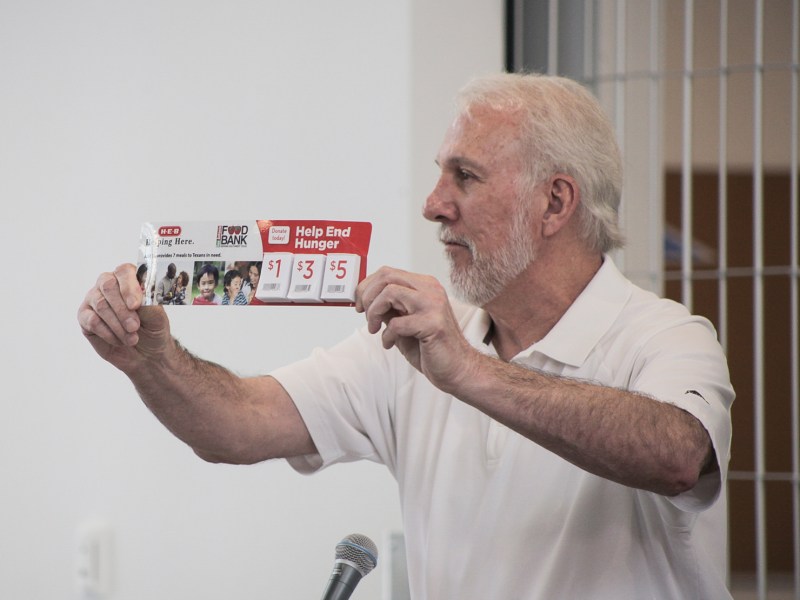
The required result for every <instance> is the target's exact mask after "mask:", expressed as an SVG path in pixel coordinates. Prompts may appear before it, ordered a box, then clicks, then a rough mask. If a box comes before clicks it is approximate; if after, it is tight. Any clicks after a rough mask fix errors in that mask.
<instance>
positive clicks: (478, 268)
mask: <svg viewBox="0 0 800 600" xmlns="http://www.w3.org/2000/svg"><path fill="white" fill-rule="evenodd" d="M531 212H532V211H531V210H530V207H529V205H528V204H527V203H525V202H520V203H519V207H518V209H517V210H516V211H515V213H514V215H513V217H512V219H511V225H510V227H509V230H508V232H507V235H506V236H505V237H506V243H505V244H503V245H502V246H501V247H500V248H499V249H498V250H495V251H494V252H492V253H490V254H482V253H480V252H479V251H478V250H477V248H476V247H475V243H474V242H473V241H472V240H470V239H467V238H464V237H458V236H455V235H453V234H451V233H450V230H449V229H447V228H446V226H445V225H442V226H441V229H440V230H439V240H440V241H442V242H455V243H457V244H462V245H464V246H466V248H467V249H468V250H469V253H470V255H471V257H472V263H471V264H469V265H467V266H464V267H458V266H457V265H456V264H455V261H454V260H453V259H452V257H450V256H449V255H448V260H449V261H450V282H451V283H452V284H453V291H454V292H455V294H456V296H457V297H458V298H459V299H461V300H463V301H464V302H468V303H470V304H473V305H475V306H485V305H486V304H488V303H489V302H490V301H491V300H493V299H494V298H496V297H497V295H498V294H499V293H500V292H502V291H503V289H504V288H505V287H506V286H507V285H508V284H509V283H510V282H511V281H513V280H514V278H516V277H517V276H518V275H519V274H520V273H522V271H524V270H525V269H526V268H527V267H528V266H529V265H530V264H531V263H532V262H533V261H534V260H535V258H536V251H535V249H534V247H533V244H532V243H531V224H532V215H531Z"/></svg>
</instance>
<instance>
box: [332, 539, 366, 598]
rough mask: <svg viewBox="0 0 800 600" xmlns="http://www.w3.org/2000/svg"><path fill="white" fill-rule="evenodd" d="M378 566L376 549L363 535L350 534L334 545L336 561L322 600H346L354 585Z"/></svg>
mask: <svg viewBox="0 0 800 600" xmlns="http://www.w3.org/2000/svg"><path fill="white" fill-rule="evenodd" d="M376 564H378V548H377V547H376V546H375V543H374V542H373V541H372V540H371V539H369V538H368V537H367V536H365V535H361V534H360V533H352V534H350V535H348V536H347V537H345V538H344V539H343V540H342V541H341V542H339V543H338V544H336V560H334V561H333V571H331V578H330V579H329V580H328V586H327V587H326V588H325V593H324V594H323V596H322V600H347V599H348V598H349V597H350V594H352V593H353V590H355V589H356V585H358V582H359V581H361V578H362V577H364V575H366V574H367V573H369V572H370V571H372V569H374V568H375V565H376Z"/></svg>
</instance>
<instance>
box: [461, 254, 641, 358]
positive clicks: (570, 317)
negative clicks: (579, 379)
mask: <svg viewBox="0 0 800 600" xmlns="http://www.w3.org/2000/svg"><path fill="white" fill-rule="evenodd" d="M631 293H632V288H631V283H630V282H629V281H628V280H627V279H626V278H625V277H624V276H623V275H622V273H620V272H619V269H617V266H616V265H615V264H614V261H612V260H611V257H609V256H607V255H606V256H604V257H603V264H602V265H601V266H600V269H598V271H597V273H595V275H594V277H593V278H592V279H591V281H589V283H588V285H587V286H586V287H585V288H584V289H583V291H582V292H581V293H580V295H579V296H578V297H577V298H576V299H575V301H574V302H573V303H572V305H571V306H570V307H569V308H568V309H567V312H566V313H564V315H563V316H562V317H561V319H560V320H559V321H558V323H556V324H555V326H554V327H553V328H552V329H551V330H550V331H549V332H548V333H547V335H546V336H545V337H544V338H542V339H541V340H539V341H538V342H536V343H535V344H533V345H532V346H530V347H528V348H527V349H526V350H523V351H522V352H520V353H519V354H518V355H517V356H516V357H515V358H524V357H527V356H530V355H531V354H533V353H534V352H538V353H540V354H543V355H545V356H548V357H549V358H552V359H553V360H557V361H559V362H561V363H564V364H567V365H570V366H573V367H580V366H581V365H582V364H583V362H584V361H585V360H586V358H587V357H588V356H589V353H590V352H591V351H592V349H593V348H594V347H595V346H596V345H597V343H598V342H599V341H600V339H601V338H602V337H603V335H605V333H606V332H607V331H608V330H609V329H610V328H611V325H612V324H613V323H614V321H615V320H616V318H617V316H618V315H619V313H620V312H621V311H622V309H623V307H624V306H625V303H626V302H627V301H628V298H630V295H631ZM455 307H460V309H461V310H458V309H456V310H457V313H459V314H462V313H461V311H464V312H465V313H466V314H463V315H462V316H460V317H459V320H460V321H461V325H462V331H463V332H464V336H465V337H466V338H467V339H468V340H469V341H470V343H471V344H472V345H473V346H474V347H475V348H477V349H479V350H480V351H481V352H483V353H484V354H491V355H496V353H495V351H494V347H493V346H492V344H491V334H492V328H493V324H492V319H491V317H490V316H489V313H487V312H486V311H485V310H483V309H481V308H476V307H474V306H468V305H465V304H461V303H459V302H455ZM455 307H454V308H455Z"/></svg>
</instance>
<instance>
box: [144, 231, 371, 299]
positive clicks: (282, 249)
mask: <svg viewBox="0 0 800 600" xmlns="http://www.w3.org/2000/svg"><path fill="white" fill-rule="evenodd" d="M371 235H372V224H371V223H367V222H362V221H286V220H257V221H233V222H231V223H218V222H214V221H191V222H174V221H173V222H169V223H145V224H144V225H142V234H141V238H140V242H139V257H138V262H137V265H138V270H137V279H138V280H139V285H140V286H141V288H142V293H143V294H144V298H145V301H144V304H145V305H153V304H172V305H184V306H188V305H194V306H224V305H231V306H252V305H262V306H265V305H276V304H281V305H287V304H304V305H315V306H320V305H322V306H353V304H354V302H355V290H356V286H357V285H358V284H359V282H360V281H361V280H362V279H364V277H366V270H367V252H368V251H369V242H370V236H371Z"/></svg>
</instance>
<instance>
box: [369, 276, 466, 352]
mask: <svg viewBox="0 0 800 600" xmlns="http://www.w3.org/2000/svg"><path fill="white" fill-rule="evenodd" d="M356 310H357V311H359V312H363V313H365V315H366V318H367V328H368V330H369V331H370V333H377V332H378V331H380V329H381V326H382V325H383V324H386V325H388V324H389V323H392V326H393V328H395V329H396V328H397V327H399V326H400V324H401V323H403V324H405V323H411V324H412V325H411V329H406V327H405V326H404V327H402V329H403V332H402V333H400V334H399V335H401V336H412V337H417V336H418V335H419V334H420V332H419V331H416V330H415V329H414V325H413V324H414V323H418V321H416V320H405V319H403V320H400V319H401V317H405V316H409V315H416V316H422V315H427V317H428V318H426V321H428V323H429V325H431V324H433V323H435V322H437V321H439V320H440V318H441V317H443V316H444V315H446V314H449V311H450V307H449V301H448V299H447V294H446V293H445V291H444V288H443V287H442V286H441V285H440V284H439V282H438V281H437V280H436V279H435V278H433V277H430V276H428V275H418V274H416V273H409V272H407V271H401V270H399V269H391V268H389V267H382V268H381V269H379V270H378V271H376V272H375V273H373V274H372V275H370V276H369V277H367V278H366V279H364V281H362V282H361V284H360V285H359V286H358V288H357V289H356ZM395 322H397V323H395ZM387 335H389V336H390V337H391V336H392V335H397V333H395V334H387ZM384 339H385V340H388V339H390V338H388V337H387V338H384Z"/></svg>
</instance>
